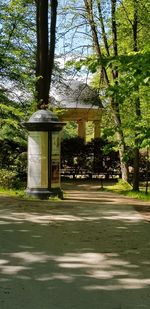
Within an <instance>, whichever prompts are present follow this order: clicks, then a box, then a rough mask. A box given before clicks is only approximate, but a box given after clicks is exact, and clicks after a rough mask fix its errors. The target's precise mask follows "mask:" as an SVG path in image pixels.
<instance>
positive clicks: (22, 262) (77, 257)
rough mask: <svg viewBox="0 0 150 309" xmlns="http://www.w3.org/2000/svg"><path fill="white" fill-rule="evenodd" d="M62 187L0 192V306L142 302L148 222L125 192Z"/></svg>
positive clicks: (123, 306) (65, 307)
mask: <svg viewBox="0 0 150 309" xmlns="http://www.w3.org/2000/svg"><path fill="white" fill-rule="evenodd" d="M65 189H66V200H64V201H60V202H41V201H25V200H24V201H22V200H19V199H15V198H5V197H0V308H1V309H85V308H86V309H99V308H100V309H136V308H140V309H142V308H143V309H144V308H147V309H149V308H150V258H149V257H150V238H149V235H150V224H149V223H147V222H146V221H144V219H143V218H142V216H141V215H140V214H139V213H136V211H135V210H134V208H133V206H132V203H131V201H130V200H128V199H123V198H122V197H121V198H120V197H119V196H116V195H113V194H111V193H110V194H107V193H103V192H98V190H97V188H96V187H95V189H94V188H93V189H92V188H91V189H90V188H88V189H87V187H86V189H87V190H85V188H82V189H81V188H80V190H77V188H76V187H74V188H72V189H71V188H70V190H67V188H65ZM133 204H134V202H133Z"/></svg>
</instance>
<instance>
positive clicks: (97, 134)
mask: <svg viewBox="0 0 150 309" xmlns="http://www.w3.org/2000/svg"><path fill="white" fill-rule="evenodd" d="M100 135H101V122H100V120H95V121H94V138H100Z"/></svg>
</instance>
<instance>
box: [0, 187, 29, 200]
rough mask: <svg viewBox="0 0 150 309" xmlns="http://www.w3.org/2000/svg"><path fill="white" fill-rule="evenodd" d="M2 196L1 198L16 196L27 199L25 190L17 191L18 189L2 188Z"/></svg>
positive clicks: (0, 191)
mask: <svg viewBox="0 0 150 309" xmlns="http://www.w3.org/2000/svg"><path fill="white" fill-rule="evenodd" d="M0 195H1V196H16V197H21V198H23V197H25V192H24V190H23V189H22V190H16V189H6V188H2V187H0Z"/></svg>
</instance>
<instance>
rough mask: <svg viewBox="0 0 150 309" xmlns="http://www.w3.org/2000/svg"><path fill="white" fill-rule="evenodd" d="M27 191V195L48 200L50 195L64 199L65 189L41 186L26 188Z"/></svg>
mask: <svg viewBox="0 0 150 309" xmlns="http://www.w3.org/2000/svg"><path fill="white" fill-rule="evenodd" d="M25 193H26V195H27V196H30V197H33V198H37V199H40V200H48V199H49V197H55V196H58V197H59V198H61V199H63V190H61V189H60V188H54V189H51V190H48V189H40V188H36V189H29V188H27V189H26V190H25Z"/></svg>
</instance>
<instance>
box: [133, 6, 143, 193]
mask: <svg viewBox="0 0 150 309" xmlns="http://www.w3.org/2000/svg"><path fill="white" fill-rule="evenodd" d="M132 29H133V50H134V52H137V51H138V3H137V0H134V20H133V26H132ZM136 91H137V93H139V87H138V86H137V87H136ZM135 115H136V121H137V122H138V121H139V120H140V118H141V110H140V98H139V96H138V97H137V98H136V99H135ZM139 158H140V153H139V145H138V138H137V133H135V148H134V157H133V191H139Z"/></svg>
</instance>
